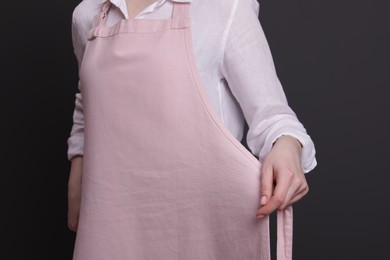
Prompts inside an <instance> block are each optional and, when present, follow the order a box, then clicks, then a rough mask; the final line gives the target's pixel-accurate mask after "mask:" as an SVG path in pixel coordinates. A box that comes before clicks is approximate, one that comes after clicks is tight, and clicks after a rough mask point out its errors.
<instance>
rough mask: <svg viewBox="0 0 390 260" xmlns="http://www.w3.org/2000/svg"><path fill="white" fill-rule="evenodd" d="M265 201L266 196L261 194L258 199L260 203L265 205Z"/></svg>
mask: <svg viewBox="0 0 390 260" xmlns="http://www.w3.org/2000/svg"><path fill="white" fill-rule="evenodd" d="M266 202H267V196H262V197H261V199H260V205H265V203H266Z"/></svg>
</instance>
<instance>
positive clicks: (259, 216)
mask: <svg viewBox="0 0 390 260" xmlns="http://www.w3.org/2000/svg"><path fill="white" fill-rule="evenodd" d="M256 217H257V218H262V217H264V215H256Z"/></svg>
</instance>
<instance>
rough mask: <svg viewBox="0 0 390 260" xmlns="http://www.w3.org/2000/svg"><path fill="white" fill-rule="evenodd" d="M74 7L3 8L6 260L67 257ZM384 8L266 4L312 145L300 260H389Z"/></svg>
mask: <svg viewBox="0 0 390 260" xmlns="http://www.w3.org/2000/svg"><path fill="white" fill-rule="evenodd" d="M194 1H196V0H194ZM78 2H79V1H77V0H69V1H48V0H41V1H7V2H4V3H3V9H2V13H1V15H0V17H1V18H0V22H1V34H2V35H1V82H2V84H1V86H2V87H1V93H2V95H1V102H0V104H1V110H0V111H1V119H2V123H1V137H2V145H1V147H2V149H1V157H0V158H1V165H2V169H1V177H2V180H1V182H0V183H1V189H0V190H1V194H0V195H1V210H2V211H1V217H2V221H1V223H2V225H1V230H0V234H1V238H2V239H1V240H2V243H1V251H0V254H1V255H0V258H1V259H71V254H72V249H73V243H74V238H75V236H74V233H73V232H71V231H69V230H68V228H67V224H66V210H67V200H66V199H67V198H66V196H67V178H68V174H69V166H70V164H69V162H68V161H67V159H66V149H67V146H66V139H67V137H68V135H69V132H70V127H71V123H72V121H71V120H72V118H71V116H72V112H73V108H74V94H75V92H76V91H77V64H76V60H75V57H74V54H73V50H72V46H71V35H70V21H71V14H72V11H73V8H74V7H75V6H76V5H77V4H78ZM389 10H390V5H389V2H388V1H385V0H383V1H379V0H371V1H362V0H337V1H332V0H328V1H319V0H310V1H302V0H262V1H261V12H260V21H261V22H262V25H263V28H264V31H265V33H266V35H267V39H268V41H269V44H270V46H271V50H272V53H273V57H274V61H275V64H276V68H277V71H278V75H279V78H280V80H281V82H282V84H283V86H284V89H285V92H286V94H287V97H288V100H289V103H290V105H291V107H292V108H293V109H294V110H295V112H296V113H297V115H298V117H299V119H300V120H301V121H302V122H303V123H304V125H305V127H306V128H307V130H308V132H309V134H310V135H311V136H312V138H313V140H314V142H315V144H316V148H317V159H318V167H317V168H316V169H315V170H314V171H312V172H311V173H309V174H308V175H307V176H306V177H307V180H308V182H309V185H310V188H311V190H310V193H309V194H308V196H307V197H305V198H304V199H303V200H302V201H300V202H298V203H297V204H296V206H295V216H294V218H295V220H294V259H299V260H309V259H310V260H312V259H316V260H322V259H324V260H329V259H332V260H334V259H343V260H344V259H353V260H358V259H359V260H360V259H362V260H363V259H389V253H390V250H389V246H388V241H389V238H388V233H389V232H390V224H389V219H390V213H389V209H388V206H389V201H388V200H389V198H390V189H389V187H388V186H389V180H390V177H389V175H390V171H389V170H388V162H389V155H390V153H389V147H390V142H389V133H390V127H389V119H390V116H389V111H390V110H389V105H388V104H389V102H388V99H389V87H390V86H389V83H390V79H389V72H390V71H389V69H390V52H389V49H388V46H390V29H389V25H390V21H389V20H390V19H389ZM227 217H228V216H227ZM238 260H239V259H238Z"/></svg>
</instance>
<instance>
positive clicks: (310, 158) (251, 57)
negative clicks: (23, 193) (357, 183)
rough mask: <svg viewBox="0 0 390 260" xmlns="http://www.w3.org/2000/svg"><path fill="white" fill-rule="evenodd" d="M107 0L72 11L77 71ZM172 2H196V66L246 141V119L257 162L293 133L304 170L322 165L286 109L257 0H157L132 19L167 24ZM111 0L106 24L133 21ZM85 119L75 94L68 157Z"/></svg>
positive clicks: (75, 150)
mask: <svg viewBox="0 0 390 260" xmlns="http://www.w3.org/2000/svg"><path fill="white" fill-rule="evenodd" d="M104 1H105V0H83V1H82V2H81V3H79V4H78V5H77V6H76V7H75V9H74V11H73V17H72V41H73V47H74V53H75V55H76V58H77V61H78V64H79V67H80V63H81V60H82V57H83V53H84V49H85V46H86V43H87V37H88V33H89V31H90V29H91V26H92V19H93V17H94V16H95V15H96V14H97V13H99V12H100V10H101V6H102V4H103V2H104ZM172 1H177V2H192V3H191V6H190V16H191V17H192V18H191V21H192V34H193V46H194V54H195V58H196V63H197V66H198V69H199V72H200V75H201V78H202V80H203V82H204V85H205V88H206V93H207V94H208V97H209V99H210V101H211V103H212V105H213V107H214V109H215V111H216V113H217V115H219V117H220V118H221V120H222V122H223V123H224V125H225V126H226V127H227V129H229V130H230V131H231V132H232V134H233V135H234V136H235V137H236V138H237V139H238V140H240V141H241V140H242V137H243V130H244V125H245V120H246V121H247V123H248V126H249V130H248V133H247V144H248V147H249V149H250V150H251V152H252V153H253V154H255V155H256V156H258V157H259V160H260V161H262V160H263V159H264V157H265V156H266V155H267V153H268V152H269V151H270V149H271V148H272V144H273V143H274V142H275V141H276V139H277V138H278V137H280V136H281V135H290V136H293V137H295V138H297V139H298V140H299V141H300V142H301V144H302V145H303V149H302V157H301V158H302V159H301V160H302V161H301V165H302V169H303V171H304V172H305V173H307V172H309V171H311V170H312V169H313V168H314V167H315V166H316V165H317V162H316V158H315V148H314V144H313V142H312V140H311V138H310V136H309V135H308V134H307V132H306V129H305V128H304V127H303V125H302V124H301V123H300V121H299V120H298V119H297V116H296V114H295V113H294V112H293V111H292V109H291V108H290V107H289V106H288V104H287V100H286V97H285V93H284V91H283V88H282V86H281V83H280V81H279V79H278V77H277V75H276V71H275V67H274V63H273V59H272V56H271V52H270V49H269V46H268V43H267V40H266V37H265V35H264V32H263V30H262V27H261V25H260V21H259V19H258V14H259V4H258V2H257V1H256V0H158V1H156V2H155V3H153V4H151V5H149V6H148V7H146V8H145V9H144V10H142V11H141V12H140V13H139V14H138V15H137V16H136V17H134V18H135V19H167V18H169V17H170V16H171V14H172V7H173V2H172ZM111 2H112V6H111V8H110V10H109V12H108V16H107V17H108V18H107V20H106V23H107V25H113V24H114V23H116V22H118V21H119V20H120V19H123V18H126V19H127V18H128V13H127V6H126V1H125V0H111ZM162 66H164V65H163V64H162ZM79 84H80V81H79ZM79 87H80V86H79ZM83 120H84V118H83V108H82V96H81V94H80V93H76V100H75V110H74V114H73V126H72V130H71V133H70V137H69V139H68V159H69V160H71V159H72V157H73V156H75V155H83V145H84V137H83V135H84V121H83Z"/></svg>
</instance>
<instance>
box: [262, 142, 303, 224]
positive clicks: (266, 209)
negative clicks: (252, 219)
mask: <svg viewBox="0 0 390 260" xmlns="http://www.w3.org/2000/svg"><path fill="white" fill-rule="evenodd" d="M301 152H302V146H301V144H300V143H299V141H298V140H297V139H295V138H294V137H291V136H281V137H279V138H278V139H277V141H276V142H275V143H274V145H273V147H272V149H271V151H270V152H269V153H268V155H267V156H266V158H265V159H264V162H263V165H262V168H261V171H262V173H261V179H260V181H261V187H260V188H261V191H260V192H261V195H260V209H259V210H258V211H257V213H256V216H257V217H259V218H261V217H263V216H265V215H269V214H271V213H272V212H273V211H275V210H277V209H278V210H282V209H285V208H286V207H287V206H289V205H291V204H293V203H295V202H297V201H298V200H300V199H301V198H302V197H303V196H305V195H306V194H307V193H308V191H309V187H308V185H307V182H306V178H305V175H304V173H303V170H302V168H301ZM274 184H275V185H274Z"/></svg>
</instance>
